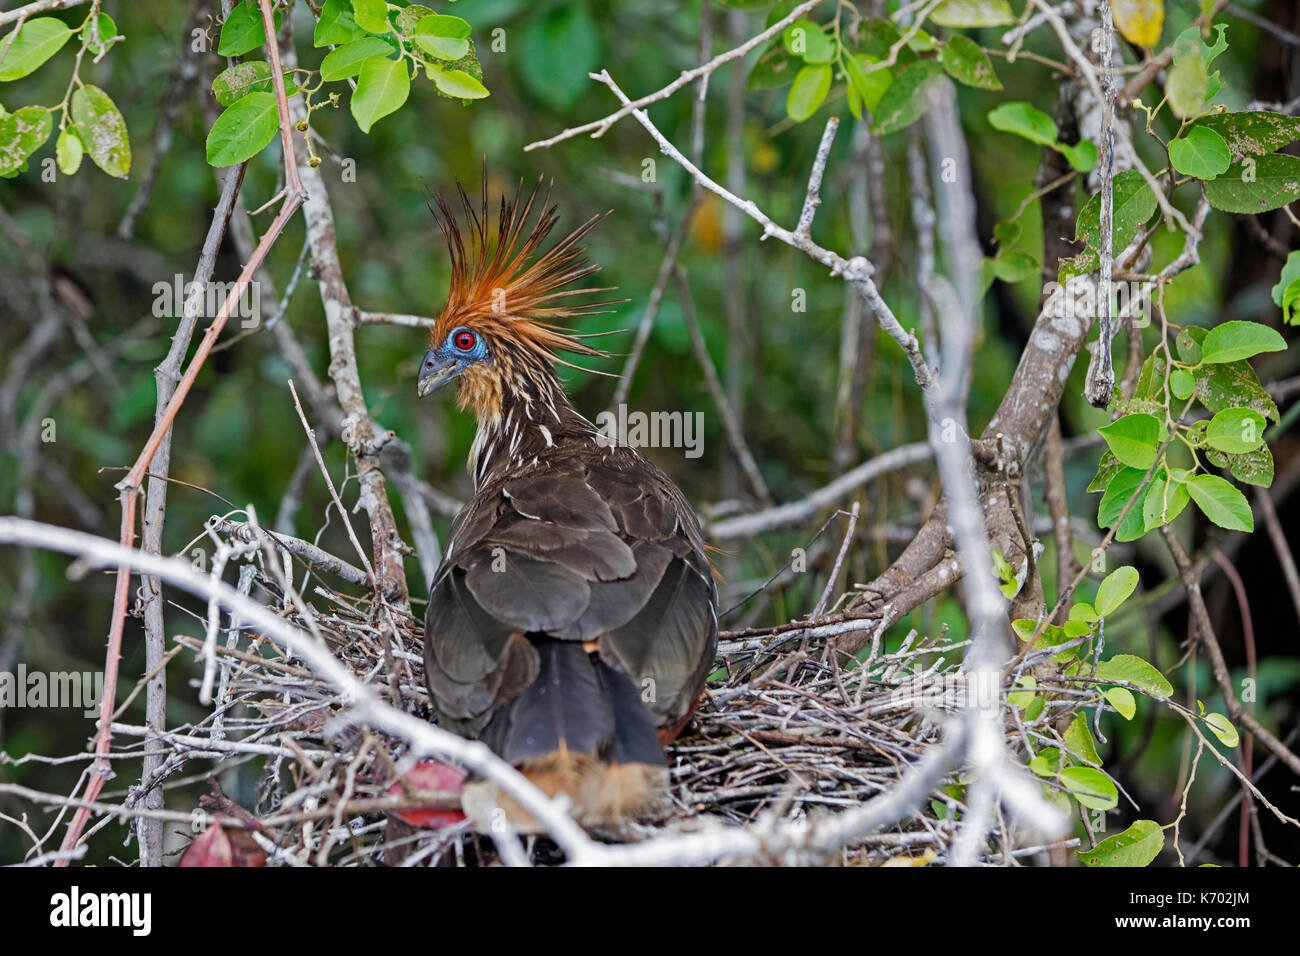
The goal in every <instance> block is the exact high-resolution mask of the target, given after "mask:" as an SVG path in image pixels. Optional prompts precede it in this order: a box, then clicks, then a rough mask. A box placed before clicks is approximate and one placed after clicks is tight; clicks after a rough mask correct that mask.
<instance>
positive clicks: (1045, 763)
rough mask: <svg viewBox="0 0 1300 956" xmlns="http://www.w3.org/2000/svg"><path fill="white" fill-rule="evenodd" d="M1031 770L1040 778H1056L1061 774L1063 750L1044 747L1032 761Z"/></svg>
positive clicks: (1030, 763) (1030, 762)
mask: <svg viewBox="0 0 1300 956" xmlns="http://www.w3.org/2000/svg"><path fill="white" fill-rule="evenodd" d="M1029 769H1030V770H1032V771H1033V772H1034V773H1035V774H1036V775H1038V776H1040V777H1047V778H1055V777H1056V775H1057V774H1059V773H1060V772H1061V749H1060V748H1059V747H1044V748H1043V749H1042V750H1040V751H1038V753H1036V754H1034V756H1033V757H1032V758H1031V759H1030V761H1029Z"/></svg>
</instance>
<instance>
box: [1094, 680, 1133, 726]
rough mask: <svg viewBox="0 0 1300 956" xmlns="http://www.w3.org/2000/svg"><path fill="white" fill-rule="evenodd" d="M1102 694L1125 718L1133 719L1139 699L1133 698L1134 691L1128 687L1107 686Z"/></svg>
mask: <svg viewBox="0 0 1300 956" xmlns="http://www.w3.org/2000/svg"><path fill="white" fill-rule="evenodd" d="M1101 696H1102V697H1104V698H1106V702H1107V703H1108V704H1110V705H1111V706H1112V707H1114V708H1115V710H1116V711H1117V712H1118V713H1119V715H1120V716H1121V717H1123V718H1124V719H1125V720H1132V719H1133V715H1134V714H1136V713H1137V701H1135V700H1134V699H1133V693H1132V691H1130V690H1129V689H1128V688H1127V687H1107V688H1106V689H1105V690H1103V691H1102V692H1101Z"/></svg>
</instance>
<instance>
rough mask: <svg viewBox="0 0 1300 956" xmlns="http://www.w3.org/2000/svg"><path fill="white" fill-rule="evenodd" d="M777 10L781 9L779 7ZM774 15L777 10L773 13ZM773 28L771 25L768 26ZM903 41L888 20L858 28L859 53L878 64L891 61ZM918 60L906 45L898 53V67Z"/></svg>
mask: <svg viewBox="0 0 1300 956" xmlns="http://www.w3.org/2000/svg"><path fill="white" fill-rule="evenodd" d="M777 9H780V8H779V7H778V8H777ZM772 12H773V13H774V14H775V13H776V10H773V11H772ZM768 26H771V23H769V24H768ZM901 39H902V35H901V34H900V33H899V32H898V28H897V27H896V26H894V25H893V24H892V23H890V22H889V21H888V20H885V19H881V18H880V17H876V18H874V19H871V20H867V21H866V22H865V23H863V24H862V25H861V26H860V27H859V28H858V52H859V53H866V54H868V55H870V56H872V57H874V58H875V59H876V61H877V62H879V61H881V60H887V59H889V51H890V50H891V49H893V47H894V45H895V44H897V43H898V42H899V41H900V40H901ZM917 60H918V57H917V55H916V54H915V53H914V52H913V51H912V49H911V47H909V46H906V45H904V46H903V47H901V48H900V49H899V51H898V59H897V61H896V65H897V66H899V67H903V68H905V67H909V66H911V65H912V64H913V63H916V62H917Z"/></svg>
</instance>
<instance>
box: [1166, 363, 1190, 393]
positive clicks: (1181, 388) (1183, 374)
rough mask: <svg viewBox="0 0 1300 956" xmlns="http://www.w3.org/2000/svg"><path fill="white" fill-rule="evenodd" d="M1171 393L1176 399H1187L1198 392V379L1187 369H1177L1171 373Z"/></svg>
mask: <svg viewBox="0 0 1300 956" xmlns="http://www.w3.org/2000/svg"><path fill="white" fill-rule="evenodd" d="M1169 391H1171V392H1173V395H1174V398H1178V399H1187V398H1191V397H1192V392H1194V391H1196V379H1195V378H1194V377H1193V376H1192V373H1191V372H1189V371H1187V369H1185V368H1176V369H1174V370H1173V371H1171V372H1170V373H1169Z"/></svg>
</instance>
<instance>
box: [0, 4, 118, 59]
mask: <svg viewBox="0 0 1300 956" xmlns="http://www.w3.org/2000/svg"><path fill="white" fill-rule="evenodd" d="M96 31H98V33H99V42H96V41H95V33H96ZM115 36H117V24H116V23H114V22H113V18H112V17H110V16H109V15H108V14H107V13H101V14H100V15H99V16H97V17H95V19H94V20H87V21H86V25H85V26H83V27H82V28H81V42H82V43H83V44H85V46H86V52H88V53H89V54H90V55H91V56H99V55H100V54H101V53H103V52H104V51H105V50H107V49H108V47H109V42H108V41H109V40H111V39H113V37H115ZM3 42H4V41H0V43H3Z"/></svg>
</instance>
